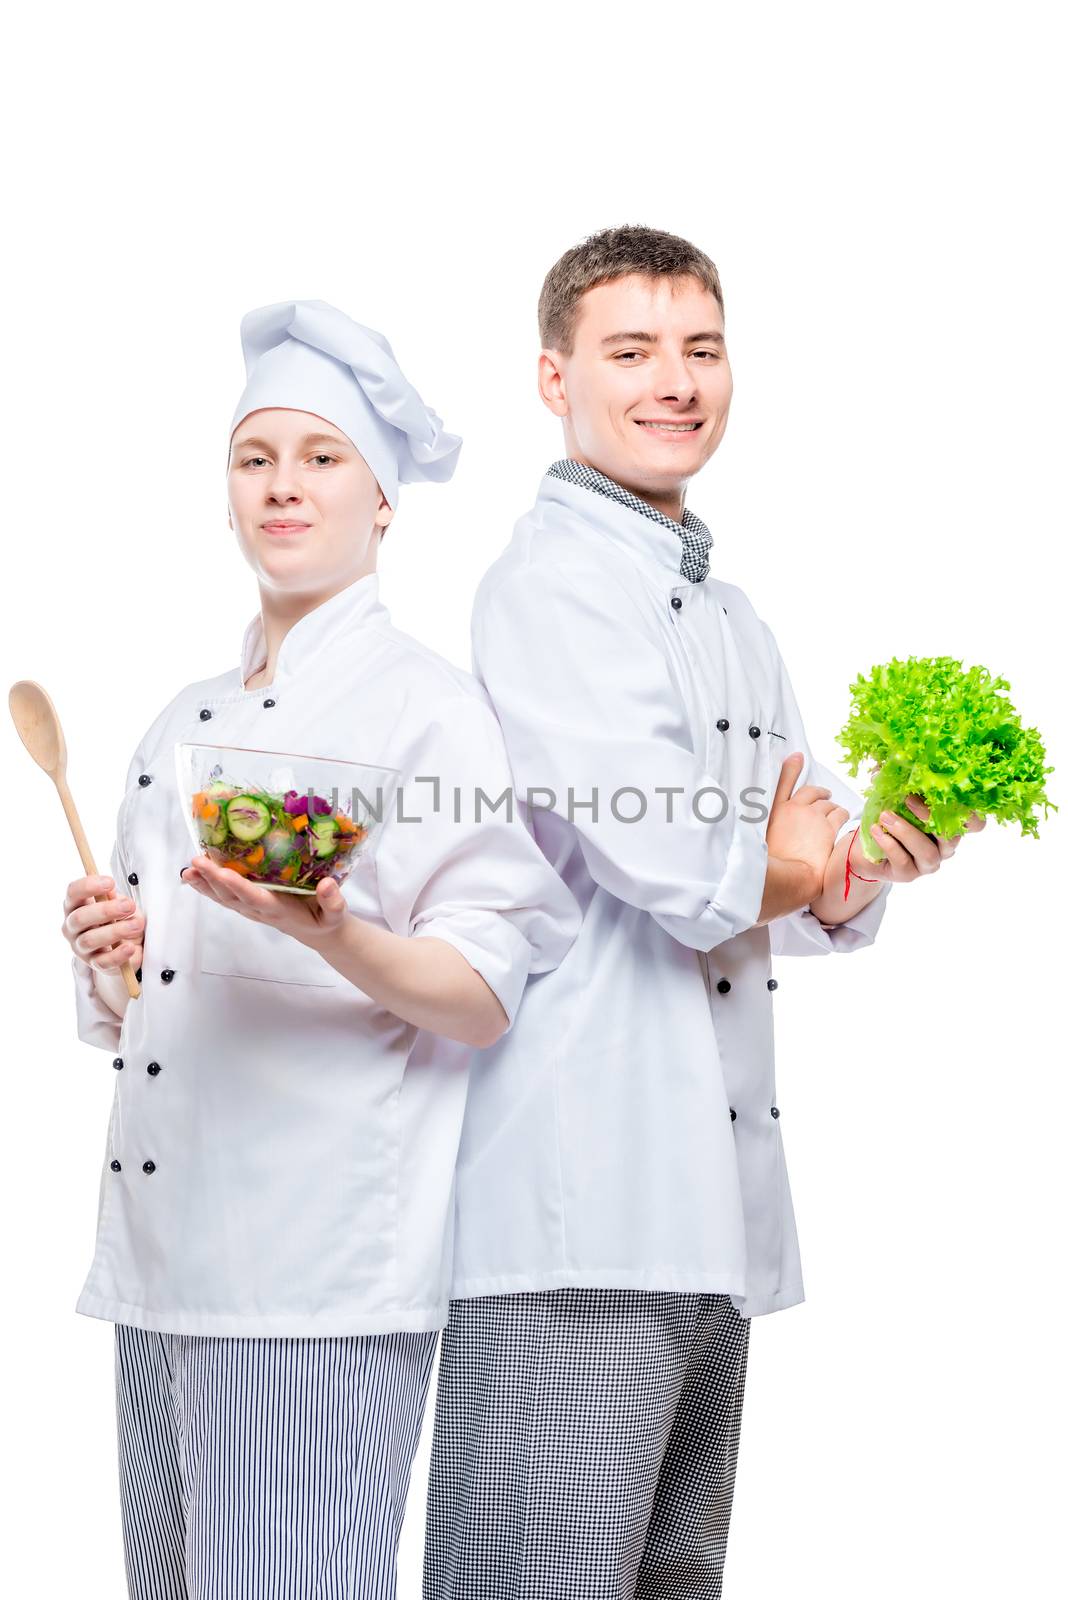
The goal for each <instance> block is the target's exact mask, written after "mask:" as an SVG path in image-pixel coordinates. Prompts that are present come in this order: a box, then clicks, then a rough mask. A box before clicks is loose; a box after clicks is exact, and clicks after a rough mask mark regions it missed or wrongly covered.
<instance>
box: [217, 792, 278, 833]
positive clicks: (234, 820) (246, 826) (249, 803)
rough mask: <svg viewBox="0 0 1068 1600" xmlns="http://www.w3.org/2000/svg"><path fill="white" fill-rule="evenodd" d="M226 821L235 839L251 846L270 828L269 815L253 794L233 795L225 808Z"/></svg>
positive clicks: (260, 801) (261, 802)
mask: <svg viewBox="0 0 1068 1600" xmlns="http://www.w3.org/2000/svg"><path fill="white" fill-rule="evenodd" d="M226 820H227V822H228V824H229V827H230V832H231V833H232V834H233V836H234V838H235V839H241V840H243V841H244V842H245V843H246V844H252V843H253V841H254V840H256V839H262V838H263V836H264V834H265V833H266V832H267V829H268V828H269V827H270V826H271V813H270V812H269V811H268V809H267V807H266V806H265V805H264V803H263V801H262V800H257V799H256V796H255V795H254V794H235V795H234V797H233V799H232V800H231V801H230V802H229V803H228V805H227V807H226Z"/></svg>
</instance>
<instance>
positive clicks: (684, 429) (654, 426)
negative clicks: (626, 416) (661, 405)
mask: <svg viewBox="0 0 1068 1600" xmlns="http://www.w3.org/2000/svg"><path fill="white" fill-rule="evenodd" d="M701 426H702V424H701V423H700V422H639V423H638V427H639V428H644V429H645V431H646V433H696V432H697V430H698V428H700V427H701Z"/></svg>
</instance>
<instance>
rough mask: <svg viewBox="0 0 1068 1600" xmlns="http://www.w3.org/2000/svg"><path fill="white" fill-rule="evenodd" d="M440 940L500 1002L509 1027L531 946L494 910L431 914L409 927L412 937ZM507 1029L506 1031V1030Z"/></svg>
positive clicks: (529, 959) (529, 956)
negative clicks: (452, 949)
mask: <svg viewBox="0 0 1068 1600" xmlns="http://www.w3.org/2000/svg"><path fill="white" fill-rule="evenodd" d="M427 936H429V937H430V938H432V939H444V940H445V942H446V944H451V945H452V946H453V948H454V949H456V950H458V951H459V952H460V954H461V955H462V956H463V958H464V960H465V961H466V962H467V964H468V966H470V967H473V968H474V969H475V971H476V972H477V973H478V974H479V976H480V977H482V978H484V979H485V980H486V982H487V983H488V984H489V986H490V988H491V989H492V990H493V992H494V994H495V995H496V996H497V999H498V1000H499V1001H500V1002H501V1005H502V1006H503V1007H504V1010H505V1012H506V1013H507V1016H508V1027H509V1028H510V1027H511V1026H512V1024H513V1022H514V1021H515V1019H516V1013H517V1012H518V1010H519V1002H520V1000H522V998H523V990H524V989H525V988H526V983H527V974H528V972H529V971H530V961H531V948H530V945H529V944H528V943H527V941H526V939H525V938H524V937H523V935H522V934H521V933H520V932H519V930H518V928H516V927H514V926H513V925H512V923H511V922H509V921H508V918H507V917H505V916H502V915H501V914H500V913H499V912H494V911H464V912H458V913H457V914H456V915H455V916H438V917H431V918H430V919H429V921H427V922H422V923H420V924H419V926H418V927H417V928H415V929H414V930H413V933H412V938H413V939H419V938H424V937H427ZM506 1031H507V1030H506Z"/></svg>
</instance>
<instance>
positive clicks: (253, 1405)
mask: <svg viewBox="0 0 1068 1600" xmlns="http://www.w3.org/2000/svg"><path fill="white" fill-rule="evenodd" d="M436 1342H437V1333H436V1332H428V1333H391V1334H367V1335H361V1336H356V1335H353V1336H350V1337H339V1338H222V1337H215V1336H203V1335H192V1334H174V1333H152V1332H149V1331H148V1330H146V1329H144V1328H135V1327H131V1326H129V1325H127V1324H125V1323H116V1324H115V1390H116V1411H117V1420H118V1441H119V1496H120V1505H121V1510H122V1530H123V1542H124V1547H125V1556H126V1579H127V1585H128V1588H129V1593H130V1596H131V1600H356V1597H358V1600H394V1597H395V1595H396V1554H397V1542H398V1539H399V1537H400V1529H401V1522H402V1519H403V1516H404V1503H405V1499H406V1497H407V1493H408V1479H409V1476H410V1473H411V1466H412V1459H413V1457H414V1455H415V1451H416V1445H417V1444H418V1440H419V1430H420V1426H421V1423H422V1418H423V1410H424V1407H425V1404H426V1396H427V1389H428V1387H429V1382H430V1372H431V1367H432V1365H433V1359H434V1347H435V1344H436Z"/></svg>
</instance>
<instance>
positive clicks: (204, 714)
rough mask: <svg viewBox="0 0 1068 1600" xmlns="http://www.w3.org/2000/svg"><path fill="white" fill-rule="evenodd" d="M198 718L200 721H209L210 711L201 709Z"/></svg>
mask: <svg viewBox="0 0 1068 1600" xmlns="http://www.w3.org/2000/svg"><path fill="white" fill-rule="evenodd" d="M200 720H201V722H209V721H210V720H211V712H210V711H208V710H204V711H202V712H201V713H200Z"/></svg>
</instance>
